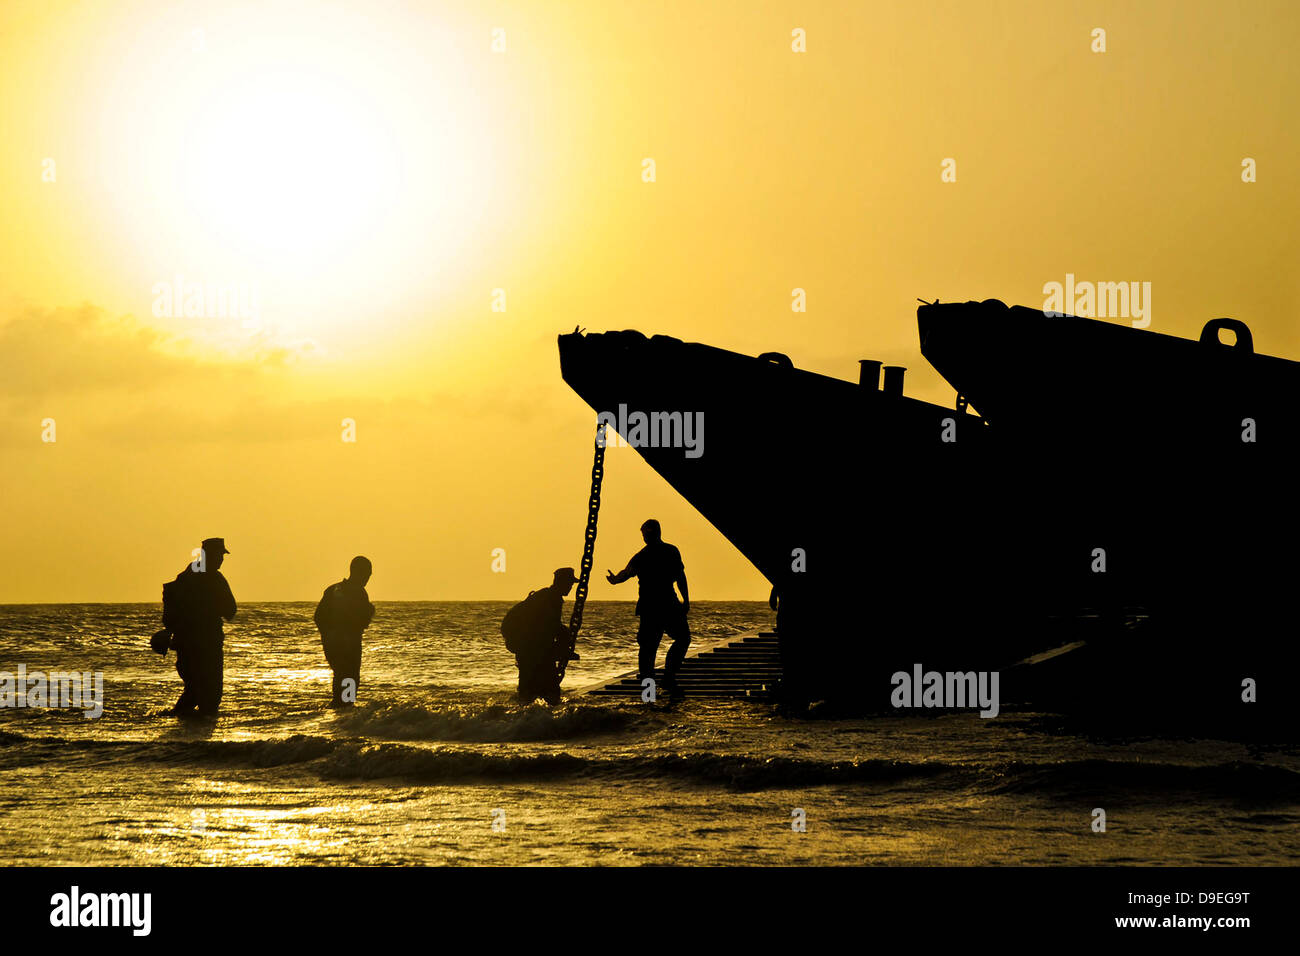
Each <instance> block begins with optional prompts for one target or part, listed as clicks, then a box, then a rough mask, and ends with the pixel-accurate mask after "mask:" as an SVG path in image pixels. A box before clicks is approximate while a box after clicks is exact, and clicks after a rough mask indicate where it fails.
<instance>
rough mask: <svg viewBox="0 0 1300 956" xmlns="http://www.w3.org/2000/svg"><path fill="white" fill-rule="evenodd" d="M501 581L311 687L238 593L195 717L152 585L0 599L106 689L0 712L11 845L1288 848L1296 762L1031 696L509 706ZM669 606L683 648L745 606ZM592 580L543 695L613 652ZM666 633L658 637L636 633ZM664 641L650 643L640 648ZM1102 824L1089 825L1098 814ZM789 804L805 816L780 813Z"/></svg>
mask: <svg viewBox="0 0 1300 956" xmlns="http://www.w3.org/2000/svg"><path fill="white" fill-rule="evenodd" d="M507 607H508V605H507V604H502V603H452V602H449V603H381V604H379V605H378V610H377V613H376V615H375V621H374V624H373V625H372V626H371V628H370V630H369V631H367V633H366V637H365V650H364V658H363V665H362V684H361V691H360V703H359V705H358V706H357V707H356V708H355V709H353V710H351V711H335V710H332V709H330V708H329V707H328V706H327V705H328V699H329V671H328V669H327V668H326V666H325V661H324V658H323V656H322V653H321V649H320V643H319V640H318V638H317V636H316V634H315V631H314V629H313V627H312V624H311V612H312V609H313V605H311V604H308V603H279V604H253V605H245V606H241V608H240V611H239V615H238V616H237V617H236V619H235V621H234V622H233V623H231V624H229V625H227V627H226V633H227V636H226V670H225V698H224V700H223V705H222V713H221V715H220V716H219V717H218V718H217V719H215V720H212V721H192V720H191V721H180V720H177V719H176V718H174V717H168V716H164V715H162V714H161V711H163V710H164V709H165V708H167V707H168V706H170V705H171V704H172V703H173V702H174V701H175V698H176V697H177V695H178V694H179V692H180V681H179V679H178V678H177V676H176V673H175V667H174V660H175V658H174V655H171V654H169V655H168V656H167V658H166V659H164V658H162V657H160V656H158V655H157V654H154V653H152V652H151V651H149V649H148V647H147V641H148V637H149V635H150V634H151V633H152V632H153V631H154V630H156V629H157V627H158V626H159V624H158V617H159V608H158V606H157V605H156V604H151V605H136V604H131V605H22V606H8V607H0V671H8V672H11V673H13V672H16V671H17V669H18V665H20V664H25V665H26V667H27V670H28V672H29V673H30V672H32V671H37V670H40V671H45V672H48V671H50V670H71V669H76V670H81V671H101V672H102V673H103V675H104V696H105V702H104V711H103V714H102V716H100V717H99V718H97V719H87V718H85V717H84V716H83V714H82V713H81V711H79V710H55V709H36V708H17V709H2V710H0V860H3V861H4V862H5V863H7V864H96V865H114V864H143V865H152V864H168V865H206V864H230V865H267V864H273V865H279V864H342V863H347V864H351V865H372V864H506V865H528V864H565V865H570V864H579V865H585V864H600V865H637V864H647V863H649V864H746V865H762V864H784V865H792V864H793V865H803V864H813V865H840V864H933V865H965V864H1003V863H1005V864H1023V863H1029V864H1051V863H1098V864H1108V863H1123V864H1163V865H1175V864H1193V865H1194V864H1220V865H1222V864H1233V863H1253V864H1290V863H1294V862H1296V860H1297V859H1298V858H1300V827H1297V825H1296V824H1297V823H1300V755H1298V754H1297V751H1296V749H1295V748H1294V747H1279V746H1269V747H1260V746H1253V747H1252V746H1247V745H1244V744H1241V743H1235V742H1232V741H1219V740H1192V739H1164V738H1135V739H1124V740H1116V739H1094V738H1088V737H1083V736H1079V735H1077V734H1074V733H1070V732H1067V731H1064V730H1062V729H1061V724H1060V722H1059V721H1055V720H1054V719H1053V718H1052V717H1051V716H1050V715H1042V714H1030V713H1014V712H1004V713H1003V714H1002V715H1001V716H999V717H998V718H996V719H993V720H981V719H980V718H979V717H977V716H975V715H973V714H972V715H964V714H963V715H944V716H930V717H916V716H905V717H904V716H893V715H887V716H878V717H871V718H854V719H809V718H807V717H792V716H784V715H782V714H780V713H779V712H777V710H776V709H775V708H773V707H772V706H771V705H769V704H765V703H762V702H758V701H714V700H692V699H686V700H683V701H677V702H662V701H661V702H659V703H656V704H643V703H640V702H620V701H611V700H608V699H602V698H587V697H581V696H573V697H569V698H567V699H566V700H565V701H564V702H563V703H562V704H561V705H560V706H558V707H555V708H549V707H546V706H543V705H533V706H528V707H521V706H519V705H518V704H517V703H516V702H515V700H514V696H513V688H514V681H515V670H514V665H513V658H512V657H511V656H510V655H509V654H508V653H507V652H506V651H505V648H504V647H503V646H502V643H501V638H500V634H499V631H498V625H499V621H500V619H501V617H502V616H503V615H504V613H505V610H506V609H507ZM772 618H773V615H772V614H771V612H770V611H769V610H768V609H767V607H766V605H764V604H761V603H710V602H693V603H692V626H693V630H694V633H695V635H696V638H697V641H698V642H699V643H700V644H708V643H711V642H716V641H720V640H723V639H725V638H727V637H728V636H730V635H733V634H740V633H743V632H746V631H751V630H755V629H760V628H762V629H766V628H770V627H771V626H772V623H773V620H772ZM634 633H635V618H634V617H633V614H632V605H631V604H630V603H627V604H625V603H592V604H589V605H588V607H587V613H586V621H585V626H584V631H583V634H582V637H581V638H580V641H579V651H580V652H581V653H582V655H583V660H582V661H581V662H579V663H577V664H575V665H573V666H572V668H571V669H570V672H569V676H568V678H567V679H566V681H565V686H566V688H568V689H572V688H577V687H583V686H586V685H590V684H592V683H595V682H597V681H598V680H602V679H605V678H612V677H614V676H616V675H619V674H621V673H624V672H626V671H629V670H631V669H633V668H634V666H635V656H636V653H635V652H636V646H635V641H634V637H633V635H634ZM661 654H662V652H661ZM661 660H662V656H661ZM1096 808H1100V809H1103V810H1104V811H1105V814H1106V830H1105V832H1104V833H1102V832H1094V830H1093V822H1094V819H1095V816H1094V809H1096ZM800 820H802V821H803V824H804V829H803V830H802V831H801V830H799V829H797V828H796V827H795V826H794V824H795V823H797V822H798V821H800Z"/></svg>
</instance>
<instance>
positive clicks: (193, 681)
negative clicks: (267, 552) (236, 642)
mask: <svg viewBox="0 0 1300 956" xmlns="http://www.w3.org/2000/svg"><path fill="white" fill-rule="evenodd" d="M202 547H203V550H202V553H201V554H200V556H199V558H198V560H197V561H194V562H191V563H190V565H189V566H188V567H186V568H185V570H183V571H182V572H181V573H180V574H178V575H176V579H175V580H174V581H171V582H169V583H168V584H167V585H166V586H164V588H163V624H164V625H165V626H166V627H167V629H168V630H170V631H171V632H172V646H174V647H175V648H176V673H178V674H180V676H181V680H182V681H184V683H185V689H184V690H183V691H182V692H181V696H180V699H179V700H178V701H176V706H175V707H173V708H172V711H171V712H172V713H174V714H177V715H185V714H190V713H193V712H194V711H195V710H196V709H197V710H198V712H199V713H200V714H204V715H210V714H215V713H216V712H217V708H218V707H219V706H220V705H221V689H222V676H223V675H222V670H223V667H224V660H223V653H222V652H223V645H224V643H225V639H226V637H225V634H224V633H223V632H222V629H221V621H222V618H224V619H225V620H227V621H229V620H231V619H232V618H234V616H235V596H234V595H233V594H232V593H231V592H230V585H229V584H228V583H227V582H226V579H225V576H224V575H222V573H221V565H222V562H224V561H225V558H226V555H227V554H229V553H230V552H229V551H227V550H226V542H225V539H224V538H207V539H205V540H204V542H203V545H202Z"/></svg>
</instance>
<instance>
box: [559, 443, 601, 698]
mask: <svg viewBox="0 0 1300 956" xmlns="http://www.w3.org/2000/svg"><path fill="white" fill-rule="evenodd" d="M606 427H607V423H606V422H603V421H602V422H600V423H599V424H598V425H597V426H596V455H595V459H594V460H593V461H592V463H591V497H590V498H588V499H587V530H586V532H584V534H583V539H582V565H581V567H580V568H579V570H578V589H577V591H575V592H574V595H573V613H572V615H570V617H569V651H570V652H572V651H573V649H574V647H576V646H577V643H578V631H579V629H580V628H581V627H582V610H583V608H584V607H585V606H586V604H587V585H588V583H589V582H590V581H591V566H592V561H593V559H594V558H595V554H596V519H597V517H598V516H599V514H600V485H601V482H602V481H603V480H604V478H605V429H606ZM567 663H568V662H567V661H566V662H562V663H561V664H560V676H561V677H563V676H564V670H565V667H566V666H567Z"/></svg>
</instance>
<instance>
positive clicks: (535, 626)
mask: <svg viewBox="0 0 1300 956" xmlns="http://www.w3.org/2000/svg"><path fill="white" fill-rule="evenodd" d="M541 593H542V592H541V591H529V592H528V597H526V598H524V599H523V600H522V601H520V602H519V603H518V604H516V605H515V606H514V607H512V608H511V609H510V610H508V611H506V616H505V617H504V618H503V619H502V621H501V636H502V637H504V638H505V639H506V650H508V651H509V652H510V653H511V654H518V653H520V652H521V651H523V650H525V649H526V648H527V647H528V646H529V645H530V644H534V643H538V642H539V640H540V638H541V637H542V636H543V635H542V631H543V629H544V628H545V626H546V622H545V621H543V620H542V619H541V615H542V613H544V612H545V609H546V608H545V604H544V603H543V602H542V601H541V600H539V599H538V595H540V594H541Z"/></svg>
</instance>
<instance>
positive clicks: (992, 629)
mask: <svg viewBox="0 0 1300 956" xmlns="http://www.w3.org/2000/svg"><path fill="white" fill-rule="evenodd" d="M917 319H918V327H919V331H920V340H921V352H922V354H923V355H924V357H925V358H926V359H928V360H929V361H930V362H931V363H932V364H933V365H934V367H935V368H936V369H937V370H938V371H939V372H940V373H941V374H942V375H943V376H944V377H945V378H946V379H947V380H948V382H949V383H950V384H951V385H953V387H954V388H955V389H956V390H957V391H958V393H959V397H958V400H957V408H948V407H945V406H941V405H936V404H933V403H930V402H922V401H918V400H916V399H912V398H908V397H907V396H905V395H904V394H903V387H902V384H903V383H902V370H901V369H886V374H885V387H884V388H883V389H882V388H881V387H880V375H879V363H875V362H863V363H862V365H863V368H862V378H861V380H860V381H859V382H857V383H854V382H849V381H844V380H841V379H835V378H831V377H829V376H825V375H819V374H816V373H812V372H808V371H805V370H802V369H798V368H795V367H794V365H793V363H792V362H791V361H790V360H789V359H788V358H786V357H785V356H783V355H779V354H777V353H766V354H764V355H762V356H759V357H757V358H755V357H752V356H747V355H741V354H738V353H735V352H729V351H725V350H723V349H718V348H713V347H711V346H707V345H701V344H696V343H686V342H682V341H680V340H678V339H672V338H668V337H665V336H653V337H650V338H647V337H646V336H644V335H643V334H641V333H639V332H633V331H626V332H607V333H604V334H589V335H588V334H581V333H574V334H570V335H562V336H560V337H559V347H560V361H561V369H562V373H563V376H564V379H565V381H566V382H567V383H568V384H569V385H570V386H571V387H572V388H573V389H574V390H575V391H576V392H577V393H578V394H579V395H580V396H582V398H583V399H584V400H586V401H587V403H588V404H589V405H591V407H592V408H593V409H595V410H596V411H597V412H614V413H616V412H617V411H618V410H619V406H620V405H626V406H627V407H628V409H631V410H642V411H645V412H653V411H668V412H671V411H679V412H690V413H694V412H702V413H703V417H704V423H705V426H706V427H705V429H704V443H703V454H701V455H699V457H694V458H692V457H688V456H686V455H685V454H684V452H683V449H682V448H680V447H676V448H674V447H670V445H671V443H664V444H661V445H659V446H658V447H654V446H645V445H643V446H641V447H638V448H637V453H638V454H640V455H641V456H642V457H643V458H644V459H645V460H646V461H647V462H648V463H649V464H650V465H651V467H653V468H654V469H655V471H657V472H658V473H659V474H660V475H661V476H662V477H663V478H664V479H665V480H666V481H667V482H668V483H669V484H670V485H672V487H673V488H675V489H676V490H677V491H678V492H679V493H680V494H682V495H683V496H684V497H685V498H686V499H687V500H688V501H690V502H691V504H692V505H694V506H695V507H696V508H697V509H698V510H699V511H700V513H701V514H702V515H703V516H704V517H705V518H706V519H707V520H708V521H709V522H710V523H712V524H713V525H714V527H716V528H717V529H718V530H719V531H720V532H721V533H722V534H723V535H724V536H725V537H726V538H727V539H728V540H729V541H730V542H731V543H732V544H734V545H735V546H736V547H737V549H739V550H740V552H741V553H742V554H744V555H745V556H746V557H747V558H748V559H749V560H750V561H751V562H752V563H753V564H754V565H755V567H757V568H758V570H759V571H760V572H762V573H763V575H764V576H765V577H766V578H767V579H768V580H769V581H770V582H771V583H772V584H773V585H774V586H775V587H776V588H777V590H778V591H779V593H780V594H781V597H782V601H781V610H780V614H779V618H778V631H779V633H780V634H781V640H780V652H781V657H782V664H783V670H784V681H783V691H784V692H785V693H788V694H791V695H792V696H794V697H796V698H803V699H815V698H835V699H849V700H863V701H868V702H870V704H871V705H872V706H874V703H875V701H876V699H877V697H878V695H884V696H885V697H886V699H887V695H888V690H889V684H888V675H889V674H891V673H893V672H894V671H895V670H907V669H910V668H911V667H912V666H913V665H914V664H915V663H917V662H920V663H923V664H924V665H925V666H926V667H927V668H930V667H934V668H935V669H939V670H959V669H960V670H968V669H992V668H996V667H1000V666H1005V665H1006V664H1007V662H1008V661H1018V660H1021V659H1024V658H1026V657H1028V656H1030V655H1032V654H1034V653H1037V652H1041V651H1044V650H1047V649H1050V648H1052V647H1056V646H1059V645H1061V644H1064V643H1069V642H1070V641H1072V640H1075V639H1078V635H1077V634H1076V633H1075V631H1077V629H1078V627H1080V626H1083V625H1081V624H1079V623H1078V622H1079V621H1080V620H1082V619H1081V618H1080V615H1081V612H1082V611H1083V609H1085V608H1096V609H1098V611H1099V615H1098V616H1097V619H1096V620H1095V621H1093V622H1091V623H1090V624H1088V625H1087V627H1088V628H1090V629H1091V630H1092V632H1093V633H1092V634H1091V635H1090V637H1089V638H1088V650H1087V652H1086V653H1083V654H1079V653H1078V652H1073V653H1071V654H1067V655H1064V656H1062V657H1061V659H1060V661H1058V662H1057V663H1056V664H1055V665H1052V666H1048V665H1046V664H1043V665H1034V666H1033V667H1030V668H1029V670H1038V671H1041V672H1042V673H1044V674H1046V673H1049V672H1053V673H1060V674H1062V675H1066V674H1068V673H1069V672H1072V671H1074V670H1075V669H1076V668H1075V667H1074V665H1073V664H1072V663H1071V661H1072V660H1074V659H1076V657H1077V659H1078V660H1080V661H1082V660H1085V659H1086V660H1092V661H1095V662H1097V663H1096V664H1095V666H1092V667H1090V668H1087V669H1078V670H1079V672H1080V673H1086V674H1087V679H1088V680H1089V681H1090V682H1091V683H1090V684H1089V685H1088V686H1087V687H1084V688H1079V689H1077V692H1076V691H1071V692H1070V693H1069V694H1066V695H1064V696H1065V697H1066V698H1068V699H1069V700H1072V701H1074V702H1076V703H1078V702H1079V701H1080V700H1081V699H1082V700H1083V702H1084V703H1083V705H1084V706H1086V705H1087V702H1088V701H1089V700H1090V701H1091V702H1092V703H1093V704H1094V705H1095V706H1102V707H1104V706H1109V705H1111V704H1114V703H1115V702H1116V701H1119V700H1121V699H1128V698H1130V697H1141V698H1142V700H1143V701H1144V702H1145V703H1144V706H1146V707H1148V708H1168V707H1182V706H1184V705H1185V706H1191V707H1201V708H1210V709H1216V710H1217V709H1221V708H1226V709H1227V710H1229V711H1235V710H1237V709H1239V708H1240V707H1241V706H1242V702H1241V700H1240V693H1241V687H1240V684H1241V681H1242V680H1243V679H1245V678H1247V677H1255V678H1256V679H1257V680H1258V679H1259V678H1258V677H1257V676H1256V675H1259V674H1267V673H1269V672H1270V671H1272V672H1273V673H1274V674H1276V673H1279V672H1278V671H1277V668H1278V667H1281V666H1285V667H1290V665H1291V661H1292V659H1293V655H1292V654H1291V651H1290V645H1291V644H1292V643H1293V640H1292V639H1291V638H1290V636H1289V633H1290V627H1289V625H1288V626H1287V627H1286V629H1285V631H1283V630H1281V629H1279V627H1278V626H1277V622H1278V621H1279V620H1289V618H1288V615H1289V614H1290V610H1291V608H1290V604H1289V601H1290V594H1291V593H1292V591H1293V590H1294V589H1295V586H1294V582H1295V581H1296V580H1297V578H1298V577H1300V558H1298V553H1300V549H1297V548H1296V547H1295V546H1294V540H1295V531H1296V512H1295V509H1296V495H1295V493H1294V491H1293V490H1292V486H1293V485H1294V479H1293V475H1292V467H1291V460H1292V458H1293V457H1294V455H1293V450H1294V449H1296V448H1298V447H1300V441H1298V439H1300V421H1297V418H1296V416H1295V414H1294V410H1295V398H1294V396H1296V395H1297V394H1300V364H1297V363H1295V362H1292V361H1289V360H1286V359H1281V358H1275V357H1272V356H1266V355H1259V354H1256V353H1255V352H1254V350H1253V342H1252V341H1251V337H1250V334H1249V330H1248V329H1246V327H1245V326H1244V325H1243V324H1241V323H1238V322H1235V321H1233V320H1222V319H1221V320H1215V321H1212V322H1210V323H1208V324H1207V326H1206V329H1205V332H1204V333H1203V335H1202V337H1201V340H1200V341H1191V340H1187V339H1180V338H1177V337H1174V336H1169V335H1164V334H1161V333H1156V332H1150V331H1145V330H1140V329H1134V328H1131V327H1129V326H1125V325H1116V324H1111V323H1108V322H1099V321H1095V320H1091V319H1081V318H1074V317H1068V316H1067V317H1049V316H1046V315H1044V314H1043V312H1041V311H1037V310H1032V309H1026V308H1021V307H1015V308H1008V307H1007V306H1005V305H1004V304H1003V303H1001V302H997V301H988V302H968V303H961V304H946V305H939V304H935V305H923V306H921V307H920V308H919V309H918V310H917ZM1225 330H1226V331H1228V332H1232V333H1235V334H1236V337H1237V341H1236V344H1235V345H1225V344H1222V343H1221V342H1220V341H1219V336H1220V333H1221V332H1224V331H1225ZM976 412H978V414H976ZM623 437H624V438H627V437H628V436H627V435H626V434H624V435H623ZM1243 439H1246V440H1243ZM614 454H615V456H617V454H618V452H615V453H614ZM614 460H615V461H616V460H617V458H616V457H615V459H614ZM688 563H689V558H688ZM800 566H802V567H803V570H796V568H797V567H800ZM1124 608H1143V609H1144V613H1145V614H1146V615H1147V617H1148V618H1149V622H1148V624H1147V626H1145V627H1144V628H1143V629H1142V633H1143V634H1145V635H1147V636H1146V637H1143V638H1142V641H1143V642H1144V644H1143V647H1142V648H1141V650H1142V651H1143V652H1142V653H1141V654H1139V653H1137V651H1138V648H1137V647H1136V646H1135V644H1134V642H1135V641H1136V640H1137V638H1136V636H1135V635H1134V634H1130V633H1129V632H1128V631H1126V630H1125V629H1124V628H1122V627H1120V626H1119V624H1118V622H1119V621H1120V620H1121V619H1122V616H1123V609H1124ZM1283 634H1286V635H1287V636H1286V637H1283ZM1098 635H1100V636H1098ZM1107 635H1109V636H1107ZM1138 664H1141V666H1143V667H1147V668H1156V669H1155V670H1154V671H1150V670H1148V671H1146V672H1143V673H1134V672H1132V671H1131V670H1130V666H1137V665H1138ZM1161 667H1163V668H1164V671H1163V672H1161V670H1160V668H1161ZM1286 672H1287V673H1289V671H1286ZM882 675H883V676H882ZM1229 678H1231V680H1230V681H1229ZM1275 679H1276V678H1275ZM1018 682H1019V678H1017V679H1015V680H1013V681H1012V683H1013V684H1016V683H1018ZM1030 683H1032V684H1033V685H1034V694H1035V695H1036V696H1037V697H1039V698H1045V697H1047V696H1050V695H1049V694H1048V691H1050V690H1051V688H1052V686H1057V687H1066V685H1067V684H1068V681H1067V680H1066V679H1065V676H1062V677H1061V679H1059V680H1054V681H1046V682H1044V681H1038V680H1036V681H1032V682H1030ZM1229 685H1231V687H1235V688H1236V691H1235V692H1234V693H1230V694H1229V693H1227V692H1226V691H1225V687H1227V686H1229ZM1134 686H1141V687H1142V688H1143V690H1142V692H1141V693H1140V694H1138V693H1130V691H1129V689H1131V688H1133V687H1134ZM1121 690H1123V693H1120V691H1121ZM1288 696H1289V688H1286V689H1283V688H1280V687H1277V686H1276V685H1274V687H1273V689H1272V692H1271V694H1270V695H1265V694H1264V693H1263V692H1262V691H1261V696H1260V701H1261V703H1260V709H1261V710H1262V709H1264V702H1265V700H1266V697H1271V699H1272V700H1273V701H1275V702H1276V701H1280V700H1282V699H1284V698H1285V697H1288ZM1247 706H1249V705H1247ZM1288 716H1289V714H1288Z"/></svg>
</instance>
